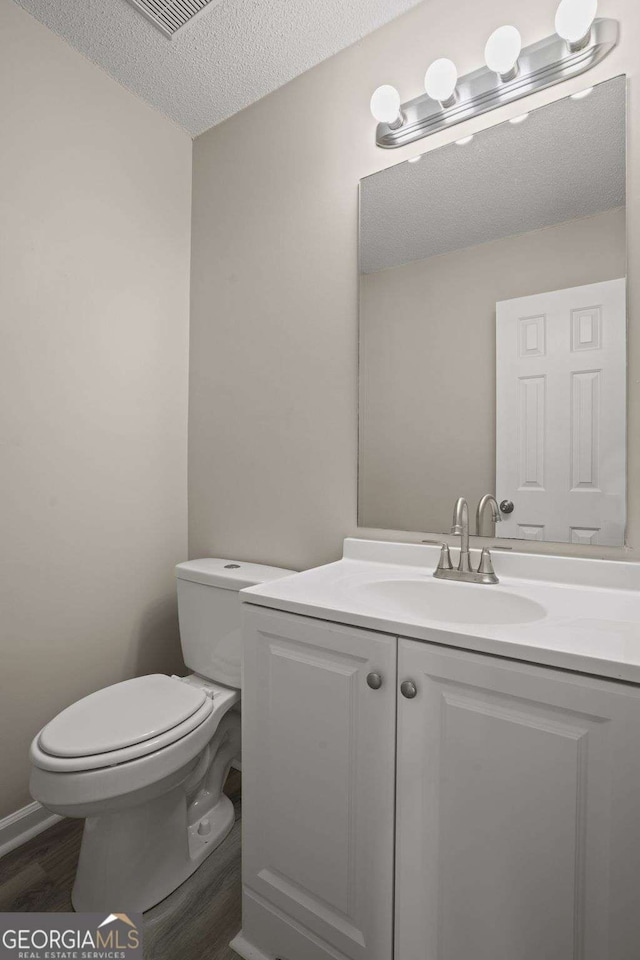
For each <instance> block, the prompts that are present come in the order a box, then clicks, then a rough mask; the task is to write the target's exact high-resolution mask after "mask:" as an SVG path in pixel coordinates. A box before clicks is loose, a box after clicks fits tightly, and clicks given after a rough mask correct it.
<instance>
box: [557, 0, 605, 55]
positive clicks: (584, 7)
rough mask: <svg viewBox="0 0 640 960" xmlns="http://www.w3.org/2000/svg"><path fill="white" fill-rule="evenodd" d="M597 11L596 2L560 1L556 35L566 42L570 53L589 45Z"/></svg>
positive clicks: (582, 0) (593, 0) (579, 0)
mask: <svg viewBox="0 0 640 960" xmlns="http://www.w3.org/2000/svg"><path fill="white" fill-rule="evenodd" d="M597 10H598V0H561V3H560V6H559V7H558V10H557V12H556V33H557V34H558V36H559V37H562V39H563V40H566V41H567V43H568V45H569V50H571V52H572V53H574V52H575V51H577V50H582V49H583V47H586V46H587V44H588V43H589V40H590V38H591V24H592V23H593V21H594V20H595V17H596V13H597Z"/></svg>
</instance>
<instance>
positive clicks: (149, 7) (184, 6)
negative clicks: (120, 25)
mask: <svg viewBox="0 0 640 960" xmlns="http://www.w3.org/2000/svg"><path fill="white" fill-rule="evenodd" d="M129 3H130V4H131V6H133V7H135V8H136V10H139V11H140V12H141V13H143V14H144V15H145V17H147V19H148V20H151V23H152V24H153V25H154V26H155V27H157V28H158V30H160V31H162V33H164V35H165V37H169V39H171V38H172V37H173V36H174V35H175V34H176V33H177V32H178V30H179V29H180V28H181V27H184V25H185V23H189V21H190V20H193V18H194V17H197V16H198V14H199V13H202V11H203V10H206V9H207V7H215V6H216V5H217V4H218V3H220V0H129Z"/></svg>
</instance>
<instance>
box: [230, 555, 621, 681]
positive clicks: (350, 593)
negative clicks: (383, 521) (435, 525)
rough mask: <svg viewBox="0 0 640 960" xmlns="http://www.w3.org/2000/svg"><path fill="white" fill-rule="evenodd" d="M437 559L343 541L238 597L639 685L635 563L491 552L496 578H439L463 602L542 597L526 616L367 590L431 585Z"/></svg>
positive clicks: (369, 627) (399, 634)
mask: <svg viewBox="0 0 640 960" xmlns="http://www.w3.org/2000/svg"><path fill="white" fill-rule="evenodd" d="M452 556H453V559H454V563H455V552H453V551H452ZM438 557H439V548H438V547H433V546H428V545H423V544H396V543H384V542H380V541H368V540H355V539H348V540H345V546H344V557H343V559H342V560H338V561H337V562H336V563H330V564H327V565H325V566H322V567H316V568H314V569H312V570H307V571H305V572H304V573H297V574H292V575H291V576H289V577H284V578H282V579H279V580H275V581H271V582H267V583H264V584H261V585H260V586H257V587H249V588H247V589H245V590H242V591H241V593H240V597H241V599H242V600H243V601H244V602H246V603H252V604H259V605H261V606H265V607H271V608H273V609H276V610H283V611H286V612H289V613H297V614H301V615H304V616H309V617H315V618H317V619H321V620H331V621H334V622H339V623H344V624H351V625H353V626H358V627H365V628H367V629H370V630H378V631H381V632H383V633H390V634H394V635H396V636H403V637H410V638H413V639H416V640H426V641H430V642H433V643H440V644H446V645H448V646H455V647H459V648H462V649H466V650H474V651H478V652H481V653H489V654H494V655H497V656H502V657H509V658H511V659H516V660H526V661H528V662H531V663H538V664H542V665H544V666H551V667H559V668H563V669H567V670H573V671H577V672H581V673H589V674H594V675H596V676H601V677H608V678H613V679H615V680H624V681H627V682H631V683H637V684H640V564H638V563H628V562H619V561H610V560H590V559H583V558H580V559H576V558H573V557H548V556H542V555H533V554H517V553H502V552H499V551H494V553H493V560H494V566H495V570H496V573H497V574H498V576H499V578H500V583H499V585H497V586H493V585H479V584H467V583H451V582H444V581H437V582H438V583H439V584H440V585H441V586H442V588H444V589H445V590H449V591H452V590H454V591H456V596H457V595H458V594H459V603H460V604H464V598H465V592H466V591H469V590H472V591H478V590H481V591H487V590H496V591H498V590H499V591H503V592H505V593H514V594H517V595H519V596H520V597H525V598H528V599H530V600H533V601H535V602H536V603H538V604H541V605H542V606H543V607H544V608H545V614H544V615H543V616H542V617H541V618H540V619H537V620H533V621H530V622H528V623H511V624H497V623H491V624H489V623H482V624H471V623H464V624H463V623H459V622H443V621H442V620H438V621H436V620H431V621H430V620H429V619H427V618H426V617H424V616H421V617H419V618H418V617H415V616H412V615H411V613H410V612H407V611H404V610H399V609H398V604H397V603H393V604H387V603H385V600H384V599H382V598H378V597H377V596H376V594H375V589H374V590H373V591H372V590H371V588H370V585H372V584H376V583H379V582H380V581H389V580H412V581H420V580H423V581H427V582H432V581H433V577H432V575H433V571H434V569H435V567H436V564H437V561H438ZM476 563H477V559H476ZM467 596H468V594H467Z"/></svg>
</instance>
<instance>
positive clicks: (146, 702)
mask: <svg viewBox="0 0 640 960" xmlns="http://www.w3.org/2000/svg"><path fill="white" fill-rule="evenodd" d="M216 693H217V691H216V688H215V685H211V684H209V685H208V686H207V688H206V689H205V688H204V687H203V686H200V685H196V684H191V683H184V682H182V681H181V680H179V679H178V678H175V677H167V676H165V675H163V674H152V675H151V676H147V677H137V678H135V679H133V680H125V681H123V682H122V683H116V684H113V685H112V686H110V687H105V688H104V689H103V690H99V691H97V692H96V693H92V694H90V695H89V696H88V697H84V698H83V699H82V700H79V701H78V702H77V703H74V704H72V705H71V706H70V707H68V708H67V709H66V710H63V711H62V713H60V714H58V716H57V717H54V719H53V720H52V721H51V722H50V723H49V724H47V726H46V727H44V729H43V730H42V731H41V732H40V734H39V735H38V737H36V739H35V740H34V741H33V744H32V746H31V759H32V761H33V763H34V764H35V765H36V766H37V767H39V768H40V769H42V770H51V771H54V772H58V773H65V772H68V773H73V772H80V771H88V770H97V769H99V768H101V767H113V766H116V765H119V764H122V763H127V762H130V761H132V760H137V759H140V758H141V757H145V756H147V755H149V754H151V753H155V752H157V751H158V750H161V749H163V748H166V747H168V746H170V745H171V744H173V743H176V742H177V741H179V740H182V739H183V738H184V737H186V736H188V735H189V734H190V733H192V732H193V731H195V730H197V728H198V727H200V726H201V724H202V723H204V721H205V720H207V718H208V717H210V715H211V714H212V712H213V711H214V709H215V706H216V704H215V703H214V701H215V700H216Z"/></svg>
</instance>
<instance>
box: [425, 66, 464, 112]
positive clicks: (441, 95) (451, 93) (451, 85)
mask: <svg viewBox="0 0 640 960" xmlns="http://www.w3.org/2000/svg"><path fill="white" fill-rule="evenodd" d="M457 82H458V71H457V69H456V65H455V63H454V62H453V61H452V60H447V58H446V57H442V58H441V59H440V60H434V61H433V63H432V64H431V66H430V67H429V69H428V70H427V72H426V73H425V75H424V88H425V90H426V91H427V93H428V94H429V96H430V97H431V99H432V100H437V101H438V102H439V103H440V104H441V105H442V106H443V107H452V106H453V104H454V103H455V101H456V84H457Z"/></svg>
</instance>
